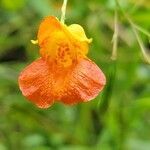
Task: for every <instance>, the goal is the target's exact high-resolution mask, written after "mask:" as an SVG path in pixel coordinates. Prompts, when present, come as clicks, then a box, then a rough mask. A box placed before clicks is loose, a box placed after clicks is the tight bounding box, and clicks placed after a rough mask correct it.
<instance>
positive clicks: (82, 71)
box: [61, 59, 106, 104]
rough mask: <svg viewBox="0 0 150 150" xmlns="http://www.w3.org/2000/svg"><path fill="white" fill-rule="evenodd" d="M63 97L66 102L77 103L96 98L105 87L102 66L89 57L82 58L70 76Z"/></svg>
mask: <svg viewBox="0 0 150 150" xmlns="http://www.w3.org/2000/svg"><path fill="white" fill-rule="evenodd" d="M67 81H68V82H67V83H66V87H65V88H66V89H65V90H64V91H65V92H64V94H63V96H62V97H61V100H62V102H64V103H65V104H75V103H78V102H86V101H90V100H92V99H94V98H95V97H96V96H97V95H98V93H99V92H100V91H101V90H102V89H103V87H104V85H105V83H106V78H105V75H104V74H103V72H102V71H101V70H100V68H99V67H98V66H97V65H96V64H95V63H94V62H92V61H91V60H89V59H82V60H80V61H79V62H78V64H77V65H76V66H75V67H74V68H73V70H72V72H71V74H69V76H68V80H67Z"/></svg>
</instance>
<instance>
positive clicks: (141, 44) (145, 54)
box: [116, 0, 150, 64]
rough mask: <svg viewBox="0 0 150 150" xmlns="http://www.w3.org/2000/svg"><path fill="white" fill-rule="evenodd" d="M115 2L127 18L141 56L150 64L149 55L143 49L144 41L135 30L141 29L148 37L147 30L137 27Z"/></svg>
mask: <svg viewBox="0 0 150 150" xmlns="http://www.w3.org/2000/svg"><path fill="white" fill-rule="evenodd" d="M116 4H117V6H118V7H119V9H120V10H121V12H122V14H123V15H124V17H125V18H126V19H127V21H128V22H129V24H130V25H131V28H132V30H133V33H134V35H135V37H136V40H137V42H138V44H139V46H140V48H141V52H142V54H143V57H144V59H145V61H146V62H147V63H148V64H150V58H149V55H148V53H147V51H146V49H145V46H144V43H143V41H142V39H141V37H140V36H139V33H138V32H137V30H138V31H141V32H142V33H144V34H145V35H147V36H148V37H149V32H147V31H146V30H143V29H142V28H141V27H139V26H138V25H136V24H135V23H134V22H133V21H132V20H131V18H130V17H129V16H128V15H127V14H126V13H125V12H124V10H123V9H122V8H121V6H120V4H119V2H118V0H116Z"/></svg>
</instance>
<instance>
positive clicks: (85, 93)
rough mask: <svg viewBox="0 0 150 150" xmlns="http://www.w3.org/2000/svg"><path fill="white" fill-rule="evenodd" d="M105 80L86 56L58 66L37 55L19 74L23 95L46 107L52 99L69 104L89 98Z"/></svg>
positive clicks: (99, 88)
mask: <svg viewBox="0 0 150 150" xmlns="http://www.w3.org/2000/svg"><path fill="white" fill-rule="evenodd" d="M105 82H106V79H105V76H104V74H103V72H102V71H101V70H100V69H99V67H98V66H97V65H96V64H95V63H94V62H92V61H90V60H88V59H80V61H78V62H76V63H75V64H73V65H72V66H71V67H69V68H59V67H58V66H52V65H50V64H48V63H47V62H46V61H44V60H43V59H41V58H40V59H38V60H36V61H34V62H33V63H32V64H31V65H29V66H28V67H27V68H25V70H24V71H22V73H21V74H20V76H19V86H20V89H21V91H22V93H23V95H24V96H25V97H27V98H28V99H29V100H31V101H32V102H34V103H35V104H36V105H37V106H38V107H40V108H47V107H50V106H51V105H52V104H53V102H54V100H57V101H62V102H63V103H65V104H70V105H71V104H75V103H78V102H86V101H89V100H91V99H94V98H95V97H96V96H97V95H98V93H99V92H100V91H101V90H102V89H103V87H104V85H105Z"/></svg>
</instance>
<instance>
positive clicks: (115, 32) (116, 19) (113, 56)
mask: <svg viewBox="0 0 150 150" xmlns="http://www.w3.org/2000/svg"><path fill="white" fill-rule="evenodd" d="M112 42H113V50H112V56H111V59H112V60H116V58H117V47H118V11H117V7H116V9H115V17H114V34H113V38H112Z"/></svg>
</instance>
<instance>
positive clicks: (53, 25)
mask: <svg viewBox="0 0 150 150" xmlns="http://www.w3.org/2000/svg"><path fill="white" fill-rule="evenodd" d="M60 29H61V24H60V22H59V21H58V20H57V18H56V17H54V16H49V17H46V18H45V19H44V20H43V21H42V23H41V24H40V27H39V31H38V42H39V44H40V45H41V44H42V42H44V41H45V40H47V38H49V36H50V35H51V34H52V33H53V32H55V31H58V30H60Z"/></svg>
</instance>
